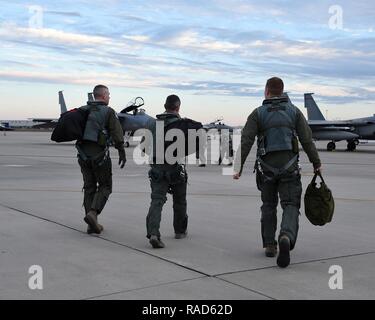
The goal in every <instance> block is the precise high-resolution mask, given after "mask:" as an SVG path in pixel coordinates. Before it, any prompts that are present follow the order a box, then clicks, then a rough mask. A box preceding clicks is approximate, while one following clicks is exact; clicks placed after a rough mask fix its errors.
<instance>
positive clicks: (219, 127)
mask: <svg viewBox="0 0 375 320" xmlns="http://www.w3.org/2000/svg"><path fill="white" fill-rule="evenodd" d="M221 121H223V119H222V118H219V119H216V120H215V121H213V122H210V123H207V124H204V125H203V129H205V130H206V131H208V130H210V129H217V130H218V131H219V132H220V131H221V130H223V129H227V130H229V132H233V129H234V128H233V127H231V126H228V125H226V124H224V123H222V122H221Z"/></svg>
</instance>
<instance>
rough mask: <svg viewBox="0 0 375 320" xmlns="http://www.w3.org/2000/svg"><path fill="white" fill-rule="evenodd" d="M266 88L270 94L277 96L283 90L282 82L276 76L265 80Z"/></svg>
mask: <svg viewBox="0 0 375 320" xmlns="http://www.w3.org/2000/svg"><path fill="white" fill-rule="evenodd" d="M266 88H267V89H268V91H269V93H270V95H271V96H274V97H279V96H281V95H282V94H283V92H284V82H283V80H281V79H280V78H278V77H273V78H270V79H268V80H267V84H266Z"/></svg>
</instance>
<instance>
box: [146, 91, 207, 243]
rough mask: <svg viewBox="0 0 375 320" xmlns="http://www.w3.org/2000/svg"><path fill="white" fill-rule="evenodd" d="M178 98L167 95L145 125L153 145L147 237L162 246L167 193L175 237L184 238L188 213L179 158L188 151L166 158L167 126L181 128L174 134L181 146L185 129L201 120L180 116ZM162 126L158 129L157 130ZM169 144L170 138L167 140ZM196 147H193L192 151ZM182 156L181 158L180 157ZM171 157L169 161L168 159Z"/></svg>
mask: <svg viewBox="0 0 375 320" xmlns="http://www.w3.org/2000/svg"><path fill="white" fill-rule="evenodd" d="M180 105H181V101H180V98H179V97H178V96H176V95H170V96H168V97H167V100H166V102H165V104H164V107H165V112H164V113H162V114H158V115H157V116H156V120H154V119H153V120H150V122H149V124H148V129H149V130H150V132H151V134H152V140H153V148H152V151H150V150H149V151H148V153H149V154H150V156H151V169H150V171H149V178H150V184H151V204H150V209H149V211H148V215H147V218H146V227H147V238H148V239H149V241H150V244H151V245H152V247H153V248H155V249H156V248H164V246H165V245H164V243H163V242H162V240H161V236H160V231H159V229H160V221H161V212H162V209H163V206H164V203H165V202H166V201H167V193H171V194H172V195H173V227H174V231H175V239H183V238H185V237H186V235H187V225H188V215H187V201H186V186H187V179H188V177H187V173H186V169H185V165H183V164H181V163H180V161H181V160H183V158H185V156H186V155H187V153H186V152H187V151H188V150H186V148H183V149H184V151H185V152H184V154H180V155H178V152H177V157H175V156H173V157H171V159H169V157H168V155H167V152H166V150H168V140H167V139H166V136H165V134H166V133H167V132H168V130H171V129H175V130H178V132H181V133H182V135H181V136H178V135H177V136H175V138H176V140H175V141H174V142H173V143H177V144H178V145H180V146H185V145H186V144H185V142H186V141H188V131H189V130H192V129H195V130H198V129H201V128H202V124H201V123H200V122H196V121H193V120H190V119H186V118H184V119H183V118H181V116H180V113H179V112H180ZM158 125H159V128H161V131H159V130H158ZM169 144H171V142H169ZM195 149H196V148H194V150H192V151H193V153H194V152H195ZM179 156H181V158H179ZM170 160H171V161H170Z"/></svg>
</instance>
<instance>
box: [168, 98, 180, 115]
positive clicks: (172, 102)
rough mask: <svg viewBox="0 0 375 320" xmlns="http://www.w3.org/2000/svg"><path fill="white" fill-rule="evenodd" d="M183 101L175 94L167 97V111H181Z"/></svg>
mask: <svg viewBox="0 0 375 320" xmlns="http://www.w3.org/2000/svg"><path fill="white" fill-rule="evenodd" d="M180 105H181V101H180V98H179V97H178V96H176V95H174V94H172V95H170V96H168V97H167V100H166V101H165V104H164V108H165V110H166V111H167V112H173V113H179V111H180Z"/></svg>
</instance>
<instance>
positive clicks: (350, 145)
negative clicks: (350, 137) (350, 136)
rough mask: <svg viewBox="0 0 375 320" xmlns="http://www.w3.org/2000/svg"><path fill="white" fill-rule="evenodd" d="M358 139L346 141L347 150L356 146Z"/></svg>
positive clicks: (351, 149) (352, 149)
mask: <svg viewBox="0 0 375 320" xmlns="http://www.w3.org/2000/svg"><path fill="white" fill-rule="evenodd" d="M357 144H358V140H354V141H348V145H347V149H346V150H347V151H354V150H355V149H356V148H357Z"/></svg>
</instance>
